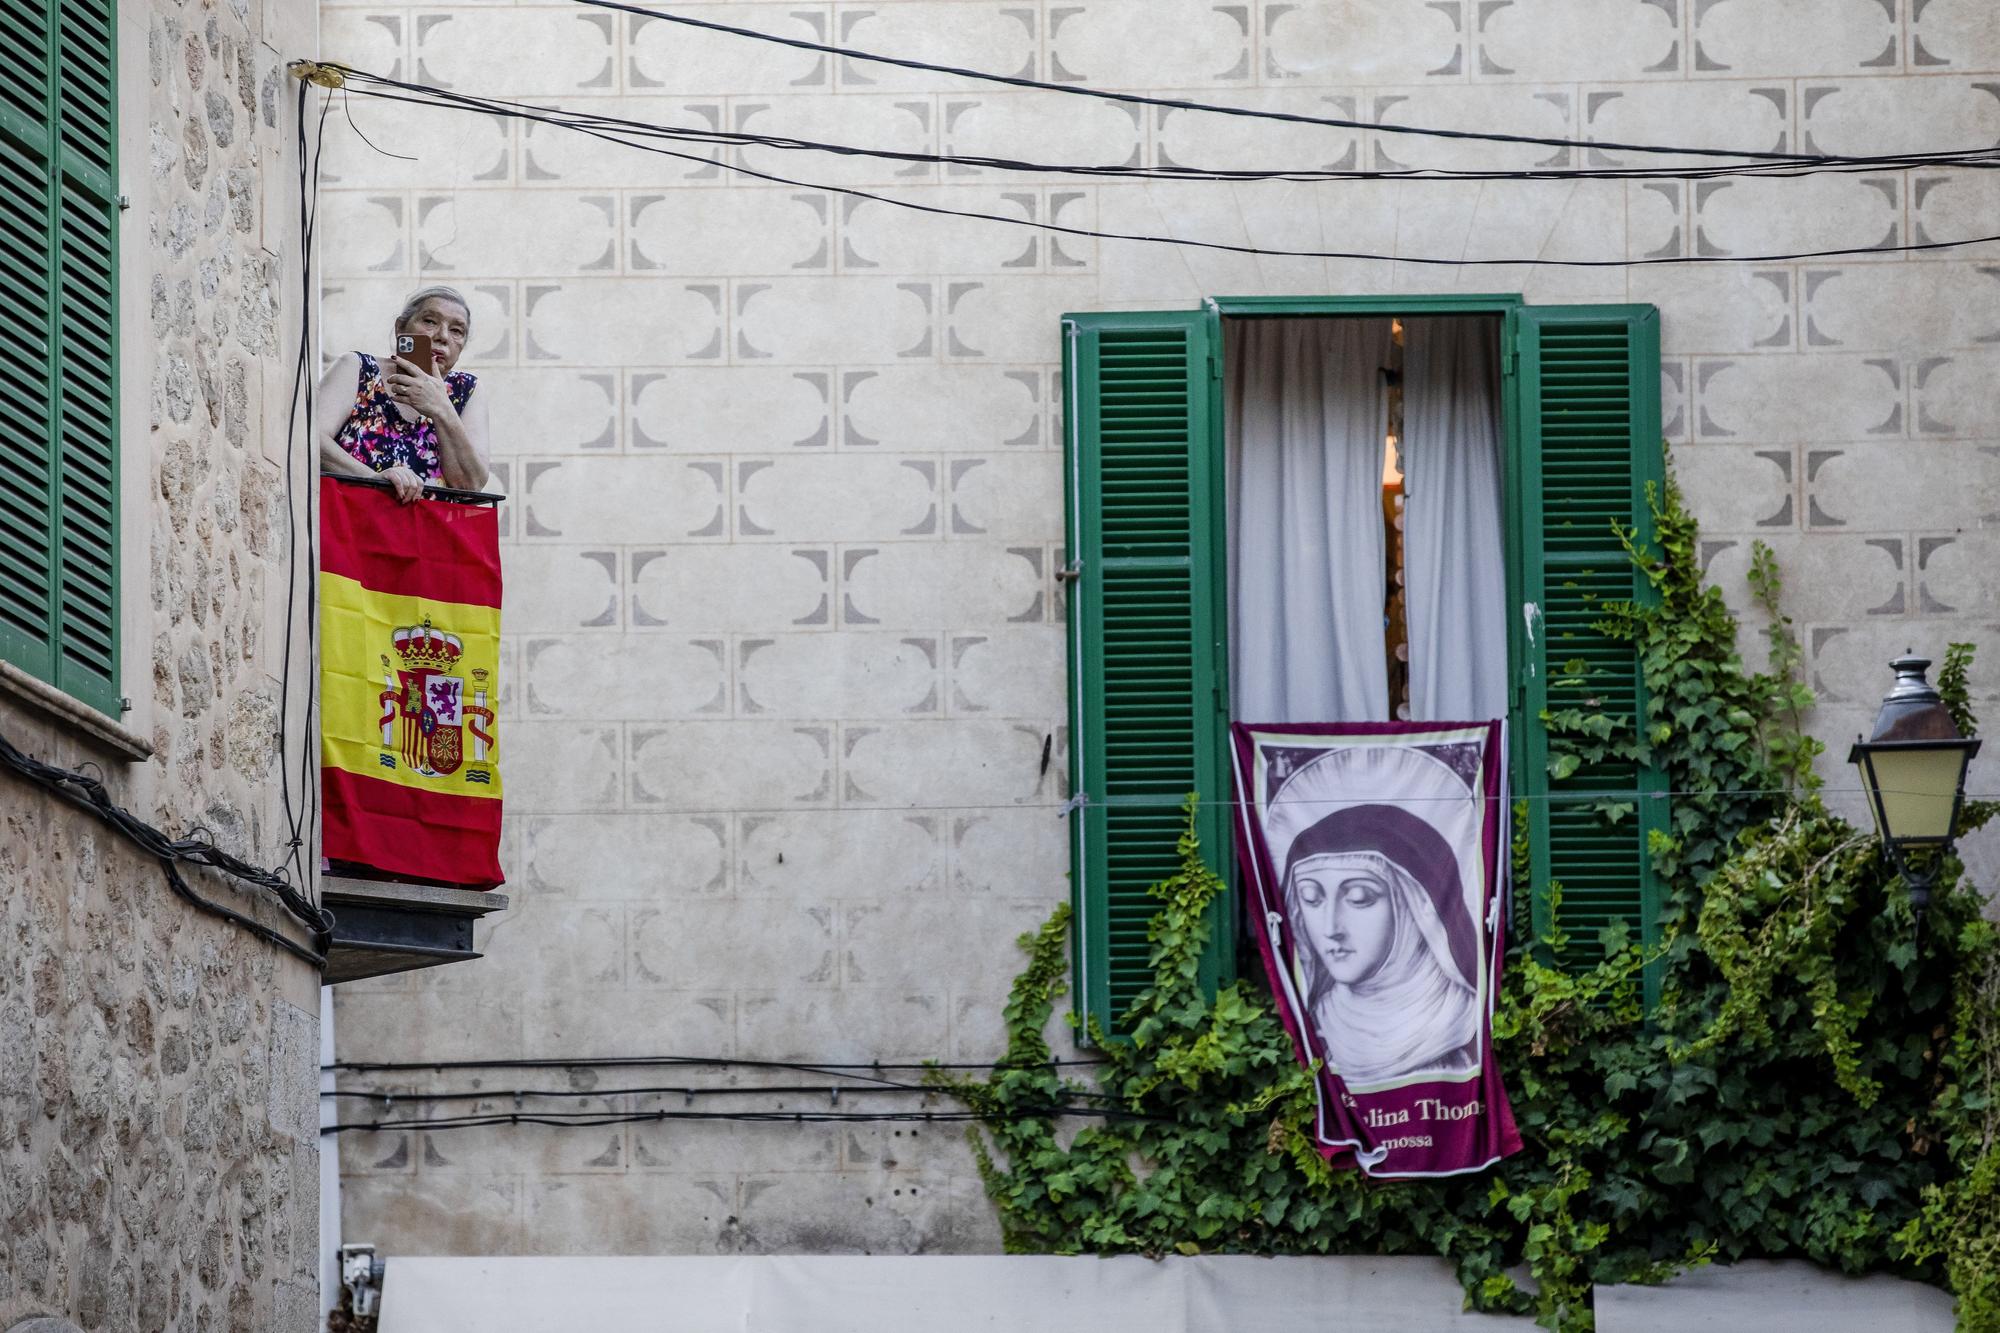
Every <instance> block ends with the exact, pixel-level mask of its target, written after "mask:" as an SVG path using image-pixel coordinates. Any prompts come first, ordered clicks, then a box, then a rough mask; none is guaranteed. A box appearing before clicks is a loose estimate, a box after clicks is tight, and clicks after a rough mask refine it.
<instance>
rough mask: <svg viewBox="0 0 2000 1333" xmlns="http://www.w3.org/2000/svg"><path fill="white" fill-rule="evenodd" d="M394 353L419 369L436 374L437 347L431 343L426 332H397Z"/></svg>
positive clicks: (429, 336)
mask: <svg viewBox="0 0 2000 1333" xmlns="http://www.w3.org/2000/svg"><path fill="white" fill-rule="evenodd" d="M395 354H396V355H397V356H400V357H402V358H403V360H405V361H408V362H409V363H411V364H412V365H414V366H416V367H417V368H418V369H419V370H426V371H429V372H430V373H431V374H433V375H435V374H437V349H436V348H435V347H433V346H432V345H431V335H430V334H428V333H399V334H397V335H396V353H395Z"/></svg>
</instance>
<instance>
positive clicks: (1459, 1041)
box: [1265, 746, 1482, 1088]
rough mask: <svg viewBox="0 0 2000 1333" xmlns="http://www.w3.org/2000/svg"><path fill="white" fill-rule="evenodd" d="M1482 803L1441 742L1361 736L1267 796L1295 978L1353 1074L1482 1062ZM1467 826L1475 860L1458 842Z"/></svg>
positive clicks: (1387, 1079) (1397, 1075) (1335, 1059)
mask: <svg viewBox="0 0 2000 1333" xmlns="http://www.w3.org/2000/svg"><path fill="white" fill-rule="evenodd" d="M1391 801H1395V802H1398V803H1397V804H1390V803H1389V802H1391ZM1477 806H1478V802H1477V799H1476V798H1475V797H1474V796H1473V794H1472V793H1471V791H1470V790H1469V789H1468V788H1467V786H1466V784H1465V782H1464V781H1463V780H1462V779H1461V778H1460V777H1459V776H1458V775H1457V774H1456V773H1454V772H1453V771H1452V769H1451V767H1450V766H1449V765H1447V764H1445V763H1443V762H1442V761H1440V760H1438V759H1436V758H1434V757H1432V756H1430V755H1428V754H1425V753H1423V752H1421V751H1419V750H1416V749H1412V748H1407V747H1391V746H1350V747H1343V748H1340V749H1335V750H1329V751H1327V752H1326V753H1324V754H1322V755H1321V756H1320V757H1318V758H1316V759H1314V760H1312V761H1311V762H1310V763H1307V764H1306V765H1305V766H1303V767H1302V768H1300V769H1299V770H1298V771H1297V772H1296V773H1294V774H1292V775H1291V777H1289V778H1287V779H1286V780H1285V782H1284V783H1283V785H1281V786H1280V787H1279V788H1278V790H1277V791H1276V792H1275V793H1273V795H1272V798H1271V800H1270V803H1269V805H1268V806H1267V807H1266V813H1265V836H1266V841H1267V842H1268V844H1269V846H1270V848H1271V850H1272V852H1273V854H1274V856H1275V857H1282V858H1283V862H1282V864H1283V865H1284V875H1283V878H1282V880H1281V881H1280V888H1281V891H1282V895H1283V902H1284V908H1285V919H1286V924H1287V925H1288V926H1289V927H1290V929H1291V937H1292V959H1291V965H1292V973H1293V981H1294V983H1295V985H1296V986H1297V988H1298V995H1299V1000H1300V1003H1301V1007H1302V1008H1303V1010H1304V1016H1305V1019H1306V1021H1307V1022H1309V1023H1310V1024H1311V1026H1312V1027H1313V1029H1314V1033H1315V1036H1316V1037H1317V1039H1318V1045H1319V1048H1320V1052H1321V1054H1322V1055H1323V1056H1324V1058H1325V1059H1326V1061H1327V1064H1328V1067H1329V1068H1330V1069H1331V1070H1332V1071H1333V1072H1334V1073H1336V1074H1338V1075H1339V1076H1340V1077H1341V1078H1342V1079H1343V1080H1344V1081H1346V1082H1347V1083H1348V1084H1349V1085H1350V1086H1354V1087H1357V1088H1361V1087H1366V1086H1368V1085H1380V1084H1385V1083H1392V1082H1399V1081H1401V1082H1408V1081H1410V1080H1412V1079H1413V1078H1415V1077H1418V1076H1422V1075H1435V1076H1437V1077H1441V1078H1456V1077H1462V1076H1465V1075H1468V1074H1470V1073H1472V1072H1474V1071H1476V1070H1477V1069H1478V1068H1479V1066H1480V1050H1479V1033H1480V1018H1481V1015H1482V1006H1481V1000H1480V984H1479V977H1480V942H1479V928H1478V924H1477V920H1478V918H1477V912H1476V907H1475V905H1474V904H1473V903H1470V902H1468V900H1467V893H1466V890H1467V887H1468V885H1467V883H1466V875H1465V874H1464V873H1462V872H1461V865H1464V866H1465V867H1467V868H1468V869H1470V868H1473V867H1477V866H1478V865H1479V864H1480V858H1479V854H1478V842H1477V839H1478V836H1479V827H1480V824H1479V817H1478V816H1479V811H1478V808H1477ZM1448 834H1451V835H1456V838H1454V837H1452V836H1448ZM1466 839H1470V840H1471V841H1470V844H1469V847H1468V849H1467V850H1468V851H1469V855H1467V856H1465V857H1464V858H1463V860H1461V857H1460V855H1459V851H1458V850H1457V849H1455V848H1454V845H1453V844H1454V841H1460V842H1464V841H1465V840H1466ZM1470 887H1471V888H1473V889H1474V890H1475V891H1478V890H1481V888H1482V886H1480V885H1479V884H1478V883H1477V882H1476V880H1475V881H1474V882H1473V883H1472V885H1471V886H1470ZM1274 925H1275V923H1274Z"/></svg>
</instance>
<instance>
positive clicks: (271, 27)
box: [0, 0, 318, 1333]
mask: <svg viewBox="0 0 2000 1333" xmlns="http://www.w3.org/2000/svg"><path fill="white" fill-rule="evenodd" d="M316 26H317V15H316V13H315V11H314V9H313V7H312V5H311V4H309V3H305V2H304V0H268V2H267V3H264V4H261V5H258V6H252V5H249V4H247V3H245V0H235V2H234V3H228V2H225V3H221V4H215V5H196V4H182V3H177V0H121V3H120V5H119V26H118V41H119V70H120V79H119V83H120V89H119V98H120V103H121V107H120V110H121V116H120V122H119V131H120V132H119V159H120V161H119V174H120V178H121V179H120V188H121V189H122V190H123V191H124V192H125V193H126V195H127V196H128V197H129V199H130V201H131V207H130V209H129V210H128V211H126V212H125V213H124V214H123V215H122V226H121V241H120V257H119V282H120V285H121V295H120V304H121V349H120V350H121V367H120V370H121V376H122V388H121V404H120V417H121V420H120V447H121V456H120V468H121V501H122V505H123V510H124V513H123V521H122V524H121V541H122V565H121V583H122V601H123V608H122V623H121V630H122V650H123V658H124V661H123V676H124V685H125V694H126V695H127V696H128V697H129V700H130V705H131V706H130V711H128V712H127V713H126V714H125V716H124V717H123V719H122V721H114V723H113V724H111V725H107V724H104V723H99V724H96V725H94V726H86V725H79V724H78V723H77V722H76V721H74V720H63V719H61V718H59V717H58V716H57V715H56V714H54V713H51V712H50V711H49V710H48V709H47V708H45V707H43V706H40V705H39V704H37V703H35V702H33V701H32V700H31V698H30V697H29V695H31V694H32V693H33V692H32V691H29V692H27V694H24V693H23V691H22V690H21V689H19V688H13V689H9V690H7V691H5V692H0V735H5V736H6V738H7V739H8V740H9V741H11V742H12V743H13V744H14V745H16V746H17V747H19V748H20V749H22V750H24V751H26V752H27V753H29V754H31V755H34V756H36V757H39V758H42V759H46V760H49V761H52V762H54V763H57V764H60V765H64V766H67V767H83V766H89V765H95V768H96V771H98V772H101V773H102V775H103V777H104V780H105V782H106V784H107V786H108V787H109V788H110V789H111V793H112V796H113V798H114V799H115V800H116V801H118V803H120V804H122V805H124V806H126V807H127V808H129V809H131V810H132V811H134V812H135V813H136V814H138V815H139V816H141V817H142V818H144V819H146V820H147V821H149V822H150V823H152V824H154V825H156V826H157V827H159V828H162V829H164V830H166V831H168V832H169V833H172V834H175V835H177V836H178V835H181V834H183V833H187V832H190V831H197V830H205V831H206V836H208V837H210V838H211V839H212V840H213V841H214V842H215V843H216V844H217V845H219V846H221V847H223V848H225V849H226V850H229V851H232V852H234V853H236V854H238V855H240V856H243V857H245V858H247V859H249V860H251V861H254V862H256V863H258V864H262V865H276V864H278V863H279V862H280V861H281V860H283V858H284V856H285V854H286V840H287V838H288V836H289V835H288V833H287V832H286V824H285V819H284V814H283V806H282V801H281V796H280V789H279V784H278V767H277V763H278V755H279V740H278V738H279V731H280V726H281V723H280V717H279V691H280V679H279V677H280V650H281V649H282V647H283V644H284V636H285V633H286V627H285V608H284V592H285V586H286V584H285V579H286V565H285V560H286V550H287V542H288V539H289V536H290V533H291V525H290V523H289V521H288V511H287V508H286V499H285V489H284V472H283V464H284V459H285V432H284V426H285V410H286V396H285V395H286V393H287V391H288V389H289V380H288V377H287V373H286V372H287V369H288V362H287V351H286V349H287V347H288V346H292V347H295V346H296V344H295V343H293V342H292V341H291V340H292V339H293V338H294V337H295V334H294V333H293V330H294V328H295V321H296V319H297V314H298V301H297V298H296V296H295V293H296V292H297V290H298V281H299V276H298V270H297V268H296V266H295V262H294V259H293V256H295V255H296V252H297V245H296V242H295V241H294V240H293V238H294V237H295V236H296V234H297V231H296V229H297V207H296V204H295V203H293V202H291V200H292V199H294V198H295V197H296V184H295V182H296V174H295V173H296V165H295V163H296V159H295V158H294V157H292V156H291V154H290V153H289V151H288V142H289V132H288V131H287V130H283V129H281V128H280V127H281V126H282V125H286V124H288V120H287V117H288V116H289V114H290V107H289V104H288V102H287V98H288V96H289V90H290V86H291V85H290V84H289V81H288V80H286V79H284V77H283V73H282V69H281V65H282V59H283V56H284V55H285V54H296V53H297V52H298V51H299V50H301V49H307V50H309V49H310V47H311V45H312V42H313V40H314V34H315V31H316ZM288 192H289V193H288ZM295 651H301V652H302V651H303V644H302V643H300V644H298V645H296V646H295ZM296 697H297V696H296V695H295V696H294V700H295V703H296ZM296 711H297V710H296V707H295V713H296ZM290 730H291V734H292V738H293V742H294V745H295V746H296V745H297V744H299V743H300V741H301V740H302V734H303V715H302V714H298V715H296V716H295V717H294V719H293V721H292V725H291V728H290ZM121 732H122V734H123V740H117V739H115V738H116V737H118V736H119V735H120V733H121ZM147 749H150V752H151V753H150V755H147V754H146V753H145V751H146V750H147ZM294 753H295V754H296V753H297V751H296V749H295V750H294ZM189 879H190V881H191V883H192V885H193V887H194V888H195V889H196V891H198V892H201V893H203V894H205V895H207V896H209V897H212V898H218V899H222V900H224V901H227V902H229V903H231V904H232V905H234V906H237V907H238V908H239V910H249V911H251V912H253V913H254V914H256V915H259V916H261V917H266V918H268V919H270V920H272V921H273V922H274V923H275V922H276V921H277V919H278V918H276V916H275V915H274V914H272V913H270V912H269V911H268V910H266V909H264V908H262V907H260V906H258V905H256V904H254V903H251V902H249V901H248V900H247V899H246V898H245V896H244V895H242V894H240V893H238V892H237V891H235V890H233V889H232V888H231V887H230V886H229V885H228V883H227V882H226V881H223V880H221V879H219V878H218V877H215V876H213V875H209V874H206V873H203V872H191V873H190V875H189ZM317 990H318V976H317V973H316V972H315V971H313V970H312V969H311V968H309V967H308V966H306V965H305V964H304V963H302V962H300V961H298V960H296V959H293V958H291V957H290V956H288V955H285V954H281V953H279V952H277V951H276V950H274V949H272V948H271V947H269V946H268V945H266V944H264V943H261V942H259V941H257V940H255V939H253V938H251V937H250V936H248V935H246V934H244V933H242V932H240V931H238V930H237V929H235V928H234V927H232V926H229V925H227V924H225V923H223V922H221V921H219V920H216V919H215V918H212V917H209V916H205V915H199V914H196V913H195V912H194V911H192V910H191V909H190V908H188V907H187V906H186V905H185V904H183V903H182V902H180V901H179V900H177V899H176V898H175V897H174V896H173V895H172V893H171V892H170V890H169V889H168V887H167V885H166V883H165V881H164V880H163V878H162V876H161V873H160V869H159V866H158V864H157V863H156V862H153V861H151V860H149V859H148V858H147V857H146V856H145V855H143V854H142V853H140V852H139V851H138V850H137V849H136V848H134V847H133V846H131V845H130V844H128V843H126V842H124V841H123V840H121V839H120V838H119V837H118V836H117V835H115V834H114V833H113V832H112V831H111V830H110V829H109V828H108V827H107V826H105V825H104V824H102V823H100V822H98V821H97V820H95V819H94V818H91V817H89V816H87V815H85V814H83V813H81V812H79V811H78V810H76V809H74V808H73V807H70V806H68V805H65V804H62V803H59V802H57V801H55V800H53V799H51V798H49V797H48V796H46V795H43V794H41V793H40V791H39V789H37V788H34V787H31V786H29V785H27V784H26V783H24V782H23V781H21V780H20V779H18V778H16V777H14V776H12V775H10V774H5V773H0V1328H5V1327H11V1326H12V1325H13V1324H14V1323H15V1321H16V1320H19V1319H26V1318H29V1317H31V1316H38V1315H46V1316H57V1317H61V1318H66V1319H68V1320H70V1321H73V1322H74V1324H75V1325H76V1326H78V1327H80V1328H82V1329H84V1330H87V1331H88V1333H96V1330H100V1329H101V1330H107V1331H108V1330H126V1329H136V1328H159V1329H188V1330H191V1329H197V1328H200V1329H216V1330H222V1329H232V1330H244V1331H246V1333H248V1331H249V1330H257V1331H258V1333H262V1330H267V1329H268V1330H279V1331H281V1333H308V1331H309V1330H311V1329H313V1328H314V1327H316V1326H317V1323H318V1303H317V1277H316V1274H317V1266H318V1260H317V1241H318V1228H317V1220H316V1219H317V1211H316V1210H317V1200H318V1177H317V1171H318V1132H317V1128H316V1121H315V1104H316V1102H317V1095H316V1074H315V1065H316V1064H317V1054H318V1052H317V1047H316V1034H317V1032H318V1014H317V997H316V992H317Z"/></svg>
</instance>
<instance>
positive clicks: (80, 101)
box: [0, 0, 119, 716]
mask: <svg viewBox="0 0 2000 1333" xmlns="http://www.w3.org/2000/svg"><path fill="white" fill-rule="evenodd" d="M114 20H115V10H114V8H113V6H112V4H111V3H110V0H56V3H54V4H53V5H50V4H46V3H44V2H43V0H0V656H5V658H6V659H7V660H8V661H10V662H13V663H15V664H16V665H18V666H20V667H22V668H23V669H25V670H27V671H29V672H31V673H33V674H34V675H36V676H39V677H41V678H42V679H44V680H47V681H50V682H51V683H53V684H54V685H56V686H57V687H58V688H60V689H62V690H64V691H66V692H68V693H69V694H71V695H74V696H75V697H76V698H78V699H80V700H82V701H83V702H85V703H88V704H90V705H91V706H93V707H95V708H97V709H99V710H100V711H103V712H107V713H110V714H113V715H114V716H115V715H116V714H117V713H118V711H119V690H118V586H117V572H118V472H117V445H116V438H117V437H116V421H117V402H118V375H117V355H118V345H117V309H118V304H117V225H118V201H117V187H116V178H115V172H116V166H117V162H116V151H115V146H116V139H117V109H116V87H117V53H116V47H115V44H114V41H113V26H114Z"/></svg>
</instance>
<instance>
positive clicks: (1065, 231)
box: [363, 0, 2000, 269]
mask: <svg viewBox="0 0 2000 1333" xmlns="http://www.w3.org/2000/svg"><path fill="white" fill-rule="evenodd" d="M584 2H585V3H589V2H590V0H584ZM371 77H372V76H371ZM384 82H388V81H384ZM426 91H434V90H426ZM363 95H364V96H383V94H379V93H374V94H371V93H368V92H367V91H366V90H363ZM390 100H408V99H394V98H392V99H390ZM444 100H446V101H451V100H452V99H451V98H449V97H447V98H445V99H444ZM459 101H460V102H461V103H462V101H463V99H459ZM489 114H494V115H505V116H511V117H513V118H516V119H523V120H539V121H544V122H545V123H548V124H552V125H558V126H561V127H562V128H565V129H569V130H573V131H575V132H577V133H579V134H587V135H590V136H591V137H593V138H598V139H604V140H606V141H607V142H610V143H621V144H625V145H626V146H627V147H631V148H637V149H639V150H640V151H641V152H649V153H656V154H659V155H660V156H663V157H671V158H678V159H680V160H682V161H685V162H693V163H697V164H698V165H700V166H704V167H720V168H722V169H723V170H725V171H730V172H734V173H735V174H737V175H739V176H748V177H750V178H751V179H753V180H761V181H768V182H770V183H772V184H774V185H787V186H791V187H793V188H794V189H801V190H818V191H823V192H825V193H828V194H839V195H845V196H847V197H849V198H853V199H865V200H868V201H870V202H873V203H878V204H886V205H888V206H889V207H891V208H901V209H906V210H909V211H911V212H915V213H926V214H931V215H933V216H937V217H953V218H969V219H972V220H975V221H981V222H998V223H1003V224H1005V225H1007V226H1012V227H1026V228H1028V229H1030V230H1033V231H1043V232H1049V233H1052V234H1055V235H1059V236H1075V237H1081V238H1085V239H1092V240H1109V241H1138V242H1143V243H1146V244H1152V245H1173V246H1185V247H1188V248H1190V249H1198V250H1216V251H1220V252H1223V253H1226V254H1240V255H1254V256H1260V257H1264V258H1272V259H1341V260H1358V261H1373V262H1380V263H1392V264H1417V265H1422V266H1426V267H1441V268H1590V269H1595V268H1656V267H1661V266H1673V265H1684V264H1776V263H1786V262H1790V261H1793V260H1804V259H1836V258H1843V257H1847V256H1852V255H1877V256H1880V255H1895V254H1919V253H1924V252H1928V251H1935V250H1955V249H1959V248H1961V247H1964V246H1971V245H1985V244H1989V243H1992V242H1995V241H2000V234H1994V235H1988V236H1973V237H1966V238H1964V239H1961V240H1953V241H1923V242H1917V243H1913V244H1908V245H1889V246H1842V247H1835V248H1831V249H1825V250H1801V251H1792V252H1785V253H1776V254H1755V255H1654V256H1642V257H1640V258H1636V259H1635V258H1626V259H1550V258H1547V257H1544V256H1535V257H1532V258H1515V259H1464V258H1458V259H1448V258H1444V257H1441V256H1435V255H1397V254H1392V255H1383V254H1373V253H1370V252H1367V251H1360V250H1289V249H1274V248H1269V247H1265V246H1256V245H1238V244H1235V243H1233V242H1229V241H1204V240H1194V239H1186V238H1181V237H1174V236H1157V235H1153V234H1150V233H1146V232H1119V231H1100V230H1097V229H1095V228H1090V227H1070V226H1064V225H1063V224H1061V223H1058V222H1040V221H1036V220H1034V219H1032V218H1022V217H1016V216H1010V215H1008V214H1004V213H988V212H982V211H979V210H975V209H960V208H946V207H944V206H943V205H941V204H925V203H919V202H917V201H915V200H912V199H897V198H894V197H892V196H890V195H883V194H876V193H874V192H873V191H869V190H861V189H855V188H852V187H849V186H841V185H827V184H822V183H819V182H815V181H805V180H797V179H794V178H792V177H789V176H779V175H776V174H774V173H772V172H766V171H757V170H754V169H753V168H750V167H746V166H741V165H738V164H736V163H730V162H722V161H719V160H717V159H715V158H712V157H702V156H697V155H695V154H692V153H680V152H675V151H673V150H672V149H667V148H658V147H653V146H650V145H646V144H635V143H632V142H630V141H629V140H626V139H621V138H618V137H616V136H615V135H611V134H606V133H603V132H600V131H596V130H592V129H589V128H586V127H585V126H583V125H581V124H574V123H570V122H567V121H564V120H561V119H554V118H550V117H547V116H544V115H537V114H532V113H530V112H527V111H523V110H507V111H490V112H489Z"/></svg>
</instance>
